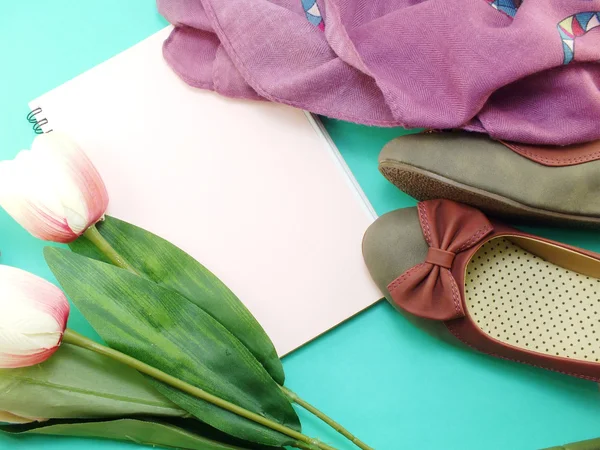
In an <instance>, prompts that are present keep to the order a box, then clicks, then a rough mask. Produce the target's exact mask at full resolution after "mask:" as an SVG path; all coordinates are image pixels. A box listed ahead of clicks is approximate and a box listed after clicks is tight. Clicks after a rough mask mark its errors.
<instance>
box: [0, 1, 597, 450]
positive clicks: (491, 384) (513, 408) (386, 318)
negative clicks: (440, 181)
mask: <svg viewBox="0 0 600 450" xmlns="http://www.w3.org/2000/svg"><path fill="white" fill-rule="evenodd" d="M298 1H300V0H298ZM2 3H3V4H2V6H1V7H0V81H1V83H0V159H6V158H12V157H13V156H14V155H15V154H16V152H17V151H18V150H20V149H21V148H27V147H29V145H30V144H31V140H32V138H33V134H32V131H31V127H30V126H29V124H28V123H27V122H26V120H25V115H26V114H27V112H28V108H27V102H28V101H29V100H31V99H33V98H35V97H36V96H38V95H40V94H42V93H44V92H46V91H48V90H49V89H51V88H54V87H56V86H57V85H59V84H61V83H63V82H65V81H67V80H69V79H70V78H72V77H74V76H76V75H78V74H80V73H81V72H83V71H84V70H86V69H89V68H91V67H93V66H94V65H96V64H98V63H100V62H102V61H104V60H105V59H107V58H109V57H111V56H113V55H115V54H116V53H118V52H120V51H122V50H125V49H126V48H128V47H130V46H131V45H133V44H135V43H136V42H138V41H140V40H142V39H144V38H145V37H147V36H149V35H150V34H152V33H153V32H155V31H157V30H159V29H160V28H162V27H163V26H165V25H166V23H165V21H164V20H163V19H162V18H161V17H160V16H159V15H158V14H157V13H156V10H155V5H154V2H153V1H151V0H103V1H92V0H84V1H77V0H53V1H48V0H44V1H43V0H32V1H27V2H17V1H4V2H2ZM123 107H127V105H123ZM82 113H83V114H85V110H83V111H82ZM326 125H327V127H328V129H329V131H330V133H331V135H332V136H333V139H334V140H335V142H336V143H337V144H338V146H339V147H340V149H341V151H342V153H343V155H344V157H345V158H346V160H347V162H348V164H349V165H350V167H351V168H352V170H353V171H354V173H355V175H356V177H357V178H358V180H359V182H360V183H361V185H362V186H363V188H364V190H365V192H366V193H367V195H368V197H369V198H370V200H371V201H372V203H373V205H374V206H375V209H376V210H377V212H378V213H380V214H381V213H384V212H386V211H389V210H392V209H394V208H398V207H403V206H408V205H413V204H414V201H413V200H412V199H410V198H409V197H407V196H406V195H404V194H402V193H400V192H399V191H397V190H396V189H395V188H394V187H393V186H391V185H389V184H388V183H387V182H386V181H385V180H384V179H383V177H381V176H380V175H379V173H378V172H377V164H376V161H377V154H378V152H379V150H380V148H381V146H382V145H383V144H384V143H385V142H386V141H387V140H389V139H391V138H393V137H395V136H397V135H399V134H401V133H402V130H398V129H391V130H390V129H387V130H381V129H375V128H368V127H362V126H356V125H351V124H347V123H343V122H338V121H326ZM98 126H99V127H101V126H102V124H101V123H99V124H98ZM480 170H490V169H489V168H484V167H482V168H480ZM535 231H536V232H539V233H542V234H544V235H545V236H549V237H552V238H555V239H559V240H563V241H565V242H569V243H571V244H574V245H579V246H584V247H587V248H590V249H593V250H596V251H598V250H600V245H599V244H598V240H597V237H596V236H597V235H596V234H593V233H581V232H574V231H562V230H535ZM44 245H45V244H44V243H42V242H40V241H37V240H35V239H34V238H32V237H31V236H29V235H28V234H27V233H26V232H25V231H24V230H22V229H21V228H20V227H19V226H18V225H16V224H15V223H14V222H13V221H12V219H11V218H10V217H8V216H7V215H6V214H5V213H4V212H0V250H1V251H2V257H1V260H0V262H2V263H3V264H9V265H14V266H17V267H20V268H22V269H26V270H29V271H31V272H34V273H36V274H39V275H41V276H43V277H45V278H47V279H49V280H52V281H55V280H54V278H53V277H52V275H51V273H50V271H49V270H48V268H47V267H46V265H45V263H44V261H43V258H42V248H43V246H44ZM0 314H1V312H0ZM70 324H71V326H72V327H73V328H76V329H78V330H80V331H83V332H85V333H86V334H88V335H90V336H94V333H93V332H92V331H91V330H90V328H89V327H88V326H87V325H86V324H85V322H84V321H83V319H82V318H81V316H80V315H79V313H78V312H74V313H73V316H72V318H71V321H70ZM284 363H285V369H286V372H287V376H288V384H289V386H290V387H291V388H292V389H293V390H295V391H296V392H298V393H299V394H300V395H301V396H303V397H305V398H306V399H307V400H309V401H312V402H313V403H315V404H316V405H318V406H319V407H320V408H322V409H323V410H324V411H325V412H327V413H329V414H330V415H331V416H333V417H334V418H336V419H337V420H339V421H340V422H341V423H343V424H344V425H346V426H347V427H348V428H349V429H350V430H352V431H353V432H355V433H356V434H357V435H358V436H360V437H361V438H363V439H364V440H365V441H366V442H368V443H369V444H371V445H372V446H374V447H375V448H377V449H378V450H389V449H392V450H395V449H449V450H453V449H456V450H471V449H477V450H479V449H482V448H485V449H490V450H493V449H497V450H507V449H511V450H513V449H515V450H518V449H539V448H542V447H548V446H551V445H556V444H560V443H564V442H571V441H577V440H582V439H588V438H592V437H597V436H600V393H599V390H598V386H597V385H596V384H594V383H591V382H586V381H582V380H578V379H574V378H570V377H567V376H563V375H560V374H555V373H551V372H547V371H544V370H540V369H535V368H532V367H527V366H524V365H520V364H516V363H512V362H507V361H501V360H498V359H494V358H491V357H488V356H485V355H481V354H477V353H474V352H472V351H470V350H467V349H465V348H462V347H460V346H453V345H449V344H448V343H445V342H442V341H438V340H437V339H435V338H433V337H431V336H430V335H429V334H427V333H426V332H425V331H423V330H421V329H419V328H417V327H415V326H414V325H413V324H412V323H411V322H409V321H408V320H406V319H405V318H404V317H403V316H401V315H399V314H398V313H396V312H395V311H393V310H392V308H391V307H389V306H388V305H387V304H385V303H379V304H378V305H376V306H374V307H372V308H371V309H369V310H368V311H366V312H364V313H362V314H360V315H359V316H358V317H356V318H354V319H352V320H350V321H348V322H347V323H345V324H344V325H342V326H340V327H338V328H337V329H336V330H334V331H331V332H330V333H328V334H327V335H325V336H323V337H321V338H319V339H317V340H316V341H315V342H312V343H311V344H309V345H307V346H305V347H304V348H302V349H300V350H298V351H297V352H295V353H294V354H292V355H291V356H288V357H286V358H285V360H284ZM0 395H1V393H0ZM301 418H302V421H303V423H304V424H305V431H306V433H307V434H309V435H314V436H319V437H321V438H322V439H323V440H325V441H327V442H329V443H331V444H333V445H334V446H337V447H339V448H344V449H345V448H351V447H350V446H349V445H348V444H346V443H345V442H343V441H341V440H339V439H338V438H337V437H336V436H335V435H334V434H333V433H332V432H330V431H329V430H328V429H327V428H325V427H324V426H323V425H321V424H320V423H318V422H316V421H315V420H314V419H312V418H311V417H309V416H307V415H305V414H302V415H301ZM8 448H10V449H15V450H34V449H35V450H37V449H42V448H43V449H45V450H75V449H82V448H86V449H91V450H108V449H110V450H125V449H133V448H136V445H133V444H123V443H117V442H112V441H84V440H81V439H74V438H53V437H24V438H16V437H8V436H0V449H8Z"/></svg>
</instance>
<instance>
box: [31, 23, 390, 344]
mask: <svg viewBox="0 0 600 450" xmlns="http://www.w3.org/2000/svg"><path fill="white" fill-rule="evenodd" d="M168 33H169V29H168V28H167V29H165V30H163V31H161V32H159V33H158V34H156V35H154V36H151V37H150V38H148V39H146V40H145V41H143V42H141V43H140V44H138V45H136V46H134V47H132V48H131V49H129V50H127V51H125V52H123V53H121V54H120V55H118V56H116V57H114V58H112V59H110V60H108V61H106V62H104V63H103V64H100V65H99V66H97V67H95V68H94V69H92V70H90V71H88V72H86V73H84V74H82V75H80V76H79V77H77V78H75V79H73V80H71V81H69V82H67V83H66V84H64V85H62V86H60V87H58V88H56V89H55V90H53V91H51V92H49V93H47V94H45V95H43V96H42V97H40V98H38V99H36V100H34V101H33V102H31V104H30V107H31V108H32V109H35V108H41V112H40V113H39V114H38V116H39V117H38V118H40V119H41V118H42V117H43V118H45V119H47V123H46V125H44V127H43V128H44V130H45V131H49V130H51V129H53V130H61V131H64V132H66V133H68V134H70V135H71V136H72V137H73V138H74V139H75V140H76V141H77V142H78V143H79V144H80V145H81V146H82V147H83V148H84V150H85V151H86V152H87V153H88V155H89V156H90V158H91V159H92V161H93V162H94V164H95V165H96V166H97V168H98V170H99V171H100V173H101V174H102V177H103V178H104V180H105V182H106V185H107V188H108V191H109V194H110V206H109V211H108V213H109V214H111V215H113V216H116V217H118V218H120V219H123V220H126V221H129V222H132V223H135V224H136V225H139V226H141V227H143V228H146V229H148V230H150V231H152V232H154V233H156V234H158V235H160V236H162V237H164V238H166V239H168V240H170V241H171V242H173V243H174V244H176V245H178V246H179V247H181V248H182V249H184V250H185V251H187V252H188V253H190V254H191V255H192V256H193V257H195V258H196V259H197V260H198V261H200V262H201V263H203V264H204V265H205V266H207V267H208V268H209V269H210V270H212V271H213V272H214V273H215V274H216V275H217V276H218V277H219V278H221V280H223V282H225V283H226V284H227V285H228V286H229V287H230V288H231V289H232V290H233V291H234V292H235V293H236V294H237V295H238V296H239V297H240V299H241V300H242V301H243V302H244V303H245V304H246V305H247V307H248V308H249V309H250V310H251V311H252V313H253V314H254V315H255V316H256V318H257V319H258V320H259V321H260V323H261V324H262V325H263V327H264V328H265V330H266V331H267V333H268V334H269V335H270V336H271V338H272V339H273V342H274V343H275V346H276V348H277V350H278V352H279V353H280V355H284V354H286V353H289V352H290V351H292V350H294V349H295V348H297V347H299V346H301V345H302V344H304V343H306V342H308V341H310V340H311V339H314V338H315V337H317V336H318V335H320V334H322V333H323V332H325V331H327V330H329V329H331V328H332V327H334V326H335V325H337V324H339V323H340V322H342V321H344V320H345V319H348V318H349V317H351V316H352V315H354V314H356V313H358V312H359V311H361V310H363V309H364V308H366V307H367V306H369V305H371V304H373V303H374V302H376V301H377V300H378V299H379V298H381V297H382V295H381V293H380V292H379V291H378V289H377V288H376V287H375V285H374V284H373V282H372V281H371V279H370V277H369V274H368V272H367V270H366V268H365V265H364V263H363V260H362V255H361V240H362V236H363V233H364V231H365V230H366V228H367V227H368V226H369V224H370V223H371V222H372V221H373V220H374V213H373V211H372V208H371V207H370V205H369V204H368V202H367V201H366V200H365V197H364V195H363V194H362V192H361V191H360V188H359V187H358V185H357V184H356V182H355V180H354V179H353V177H352V176H351V174H350V172H349V170H348V169H347V167H346V166H345V164H344V162H343V160H342V158H341V156H340V155H339V153H337V150H336V149H335V146H334V145H333V143H332V142H331V141H330V140H329V139H328V137H327V136H326V134H325V132H324V131H323V130H322V127H320V126H319V123H318V121H316V120H315V119H314V118H313V117H312V116H310V115H308V114H306V113H304V112H303V111H301V110H297V109H293V108H290V107H287V106H282V105H276V104H270V103H259V102H248V101H236V100H231V99H226V98H223V97H220V96H218V95H217V94H214V93H211V92H207V91H201V90H197V89H194V88H191V87H189V86H187V85H186V84H185V83H183V82H182V81H181V80H179V78H178V77H177V76H176V75H175V74H174V73H173V72H172V71H171V70H170V69H169V68H168V67H167V65H166V64H165V62H164V61H163V58H162V53H161V48H162V42H163V41H164V39H165V38H166V37H167V36H168ZM45 122H46V121H43V122H42V123H45Z"/></svg>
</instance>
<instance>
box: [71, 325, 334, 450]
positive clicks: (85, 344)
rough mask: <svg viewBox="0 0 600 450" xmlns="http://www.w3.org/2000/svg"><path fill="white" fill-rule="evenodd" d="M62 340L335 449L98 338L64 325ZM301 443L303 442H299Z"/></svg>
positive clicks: (322, 449)
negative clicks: (109, 345)
mask: <svg viewBox="0 0 600 450" xmlns="http://www.w3.org/2000/svg"><path fill="white" fill-rule="evenodd" d="M63 342H65V343H67V344H71V345H76V346H77V347H81V348H84V349H87V350H91V351H93V352H96V353H98V354H100V355H104V356H108V357H109V358H111V359H114V360H115V361H118V362H120V363H123V364H125V365H127V366H129V367H132V368H133V369H136V370H137V371H138V372H141V373H143V374H146V375H149V376H151V377H152V378H154V379H156V380H158V381H161V382H163V383H165V384H168V385H169V386H173V387H174V388H177V389H179V390H180V391H182V392H185V393H187V394H190V395H193V396H194V397H196V398H199V399H201V400H204V401H207V402H209V403H212V404H213V405H215V406H218V407H219V408H222V409H225V410H227V411H230V412H232V413H234V414H237V415H238V416H241V417H244V418H246V419H248V420H251V421H253V422H256V423H258V424H260V425H263V426H265V427H267V428H270V429H272V430H274V431H278V432H280V433H282V434H285V435H286V436H289V437H291V438H293V439H295V440H297V441H299V442H298V445H299V446H300V448H308V449H315V450H316V449H319V450H335V449H334V448H333V447H331V446H329V445H327V444H323V443H321V442H319V441H318V440H316V439H312V438H310V437H308V436H306V435H304V434H302V433H300V432H298V431H296V430H293V429H291V428H288V427H286V426H285V425H281V424H279V423H277V422H274V421H272V420H270V419H267V418H266V417H263V416H261V415H259V414H256V413H253V412H252V411H248V410H247V409H244V408H242V407H240V406H238V405H235V404H234V403H231V402H228V401H227V400H223V399H222V398H220V397H217V396H216V395H213V394H210V393H208V392H206V391H204V390H203V389H200V388H198V387H196V386H192V385H191V384H189V383H186V382H185V381H182V380H180V379H179V378H176V377H174V376H172V375H169V374H168V373H165V372H163V371H161V370H159V369H157V368H155V367H152V366H150V365H148V364H146V363H144V362H142V361H139V360H137V359H135V358H132V357H131V356H129V355H126V354H125V353H121V352H119V351H117V350H114V349H112V348H109V347H106V346H104V345H101V344H98V343H97V342H94V341H92V340H91V339H88V338H86V337H85V336H82V335H80V334H79V333H77V332H75V331H73V330H70V329H67V330H65V332H64V334H63ZM301 443H302V444H301Z"/></svg>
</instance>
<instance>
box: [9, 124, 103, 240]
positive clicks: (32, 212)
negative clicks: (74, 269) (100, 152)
mask: <svg viewBox="0 0 600 450" xmlns="http://www.w3.org/2000/svg"><path fill="white" fill-rule="evenodd" d="M0 206H2V207H3V208H4V209H5V210H6V211H7V212H8V213H9V214H10V215H11V216H12V217H13V218H14V219H15V220H16V221H17V222H19V223H20V224H21V226H23V227H24V228H25V229H26V230H27V231H29V232H30V233H31V234H33V235H34V236H35V237H37V238H40V239H44V240H46V241H54V242H63V243H68V242H72V241H74V240H75V239H77V238H78V237H79V236H81V234H83V233H84V232H85V231H86V230H87V229H88V228H89V227H90V226H91V225H94V224H95V223H96V222H98V221H99V220H101V219H102V217H103V216H104V213H105V212H106V208H107V206H108V193H107V192H106V187H105V186H104V182H103V181H102V178H100V175H99V174H98V171H97V170H96V168H95V167H94V165H93V164H92V163H91V161H90V160H89V159H88V157H87V156H86V155H85V153H84V152H83V151H82V150H81V149H80V148H79V147H78V146H77V144H75V143H74V142H73V141H71V140H70V139H69V138H67V137H66V136H65V135H63V134H60V133H57V132H52V133H47V134H42V135H40V136H38V137H37V138H36V139H35V140H34V142H33V145H32V147H31V150H23V151H21V152H20V153H19V154H18V155H17V156H16V157H15V159H13V160H11V161H2V162H0Z"/></svg>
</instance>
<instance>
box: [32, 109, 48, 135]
mask: <svg viewBox="0 0 600 450" xmlns="http://www.w3.org/2000/svg"><path fill="white" fill-rule="evenodd" d="M41 113H42V108H39V107H38V108H35V109H33V110H31V112H30V113H29V114H27V121H28V122H29V123H30V124H32V125H33V131H34V132H35V134H44V130H43V129H42V127H43V126H45V125H48V119H46V118H45V117H43V118H40V119H38V118H37V117H36V116H37V115H38V114H41ZM51 131H52V130H48V131H46V133H50V132H51Z"/></svg>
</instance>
